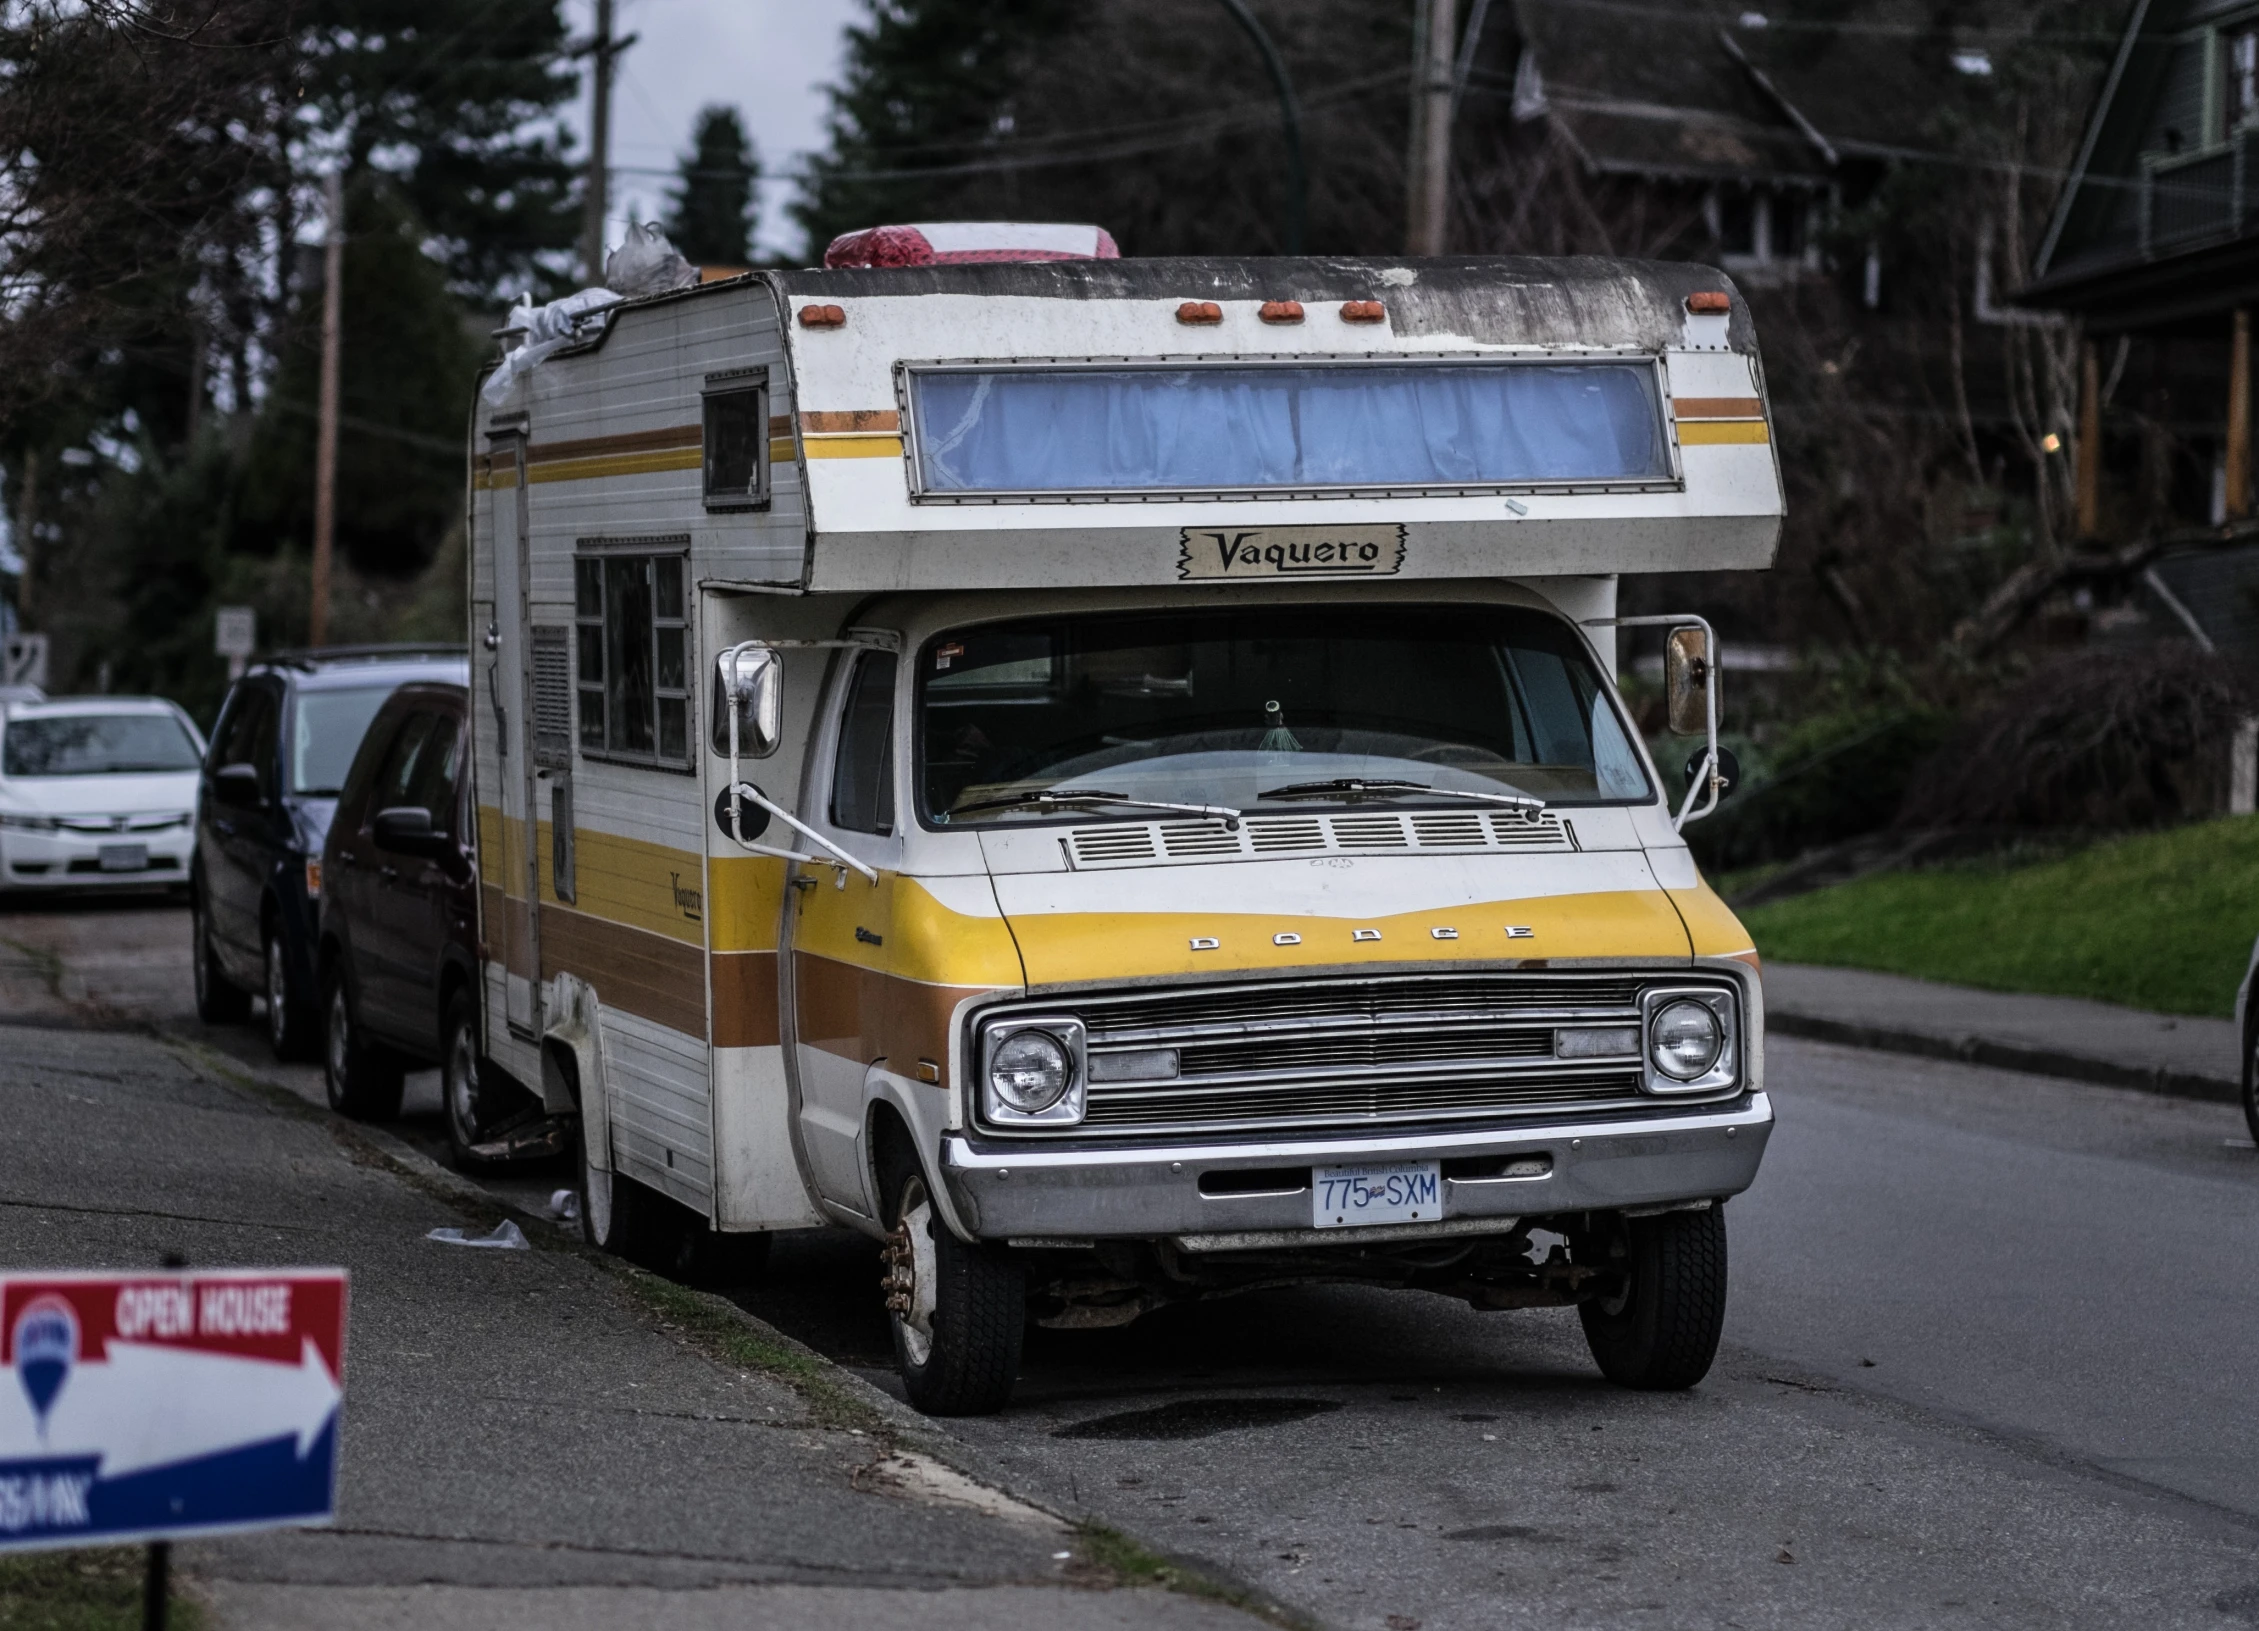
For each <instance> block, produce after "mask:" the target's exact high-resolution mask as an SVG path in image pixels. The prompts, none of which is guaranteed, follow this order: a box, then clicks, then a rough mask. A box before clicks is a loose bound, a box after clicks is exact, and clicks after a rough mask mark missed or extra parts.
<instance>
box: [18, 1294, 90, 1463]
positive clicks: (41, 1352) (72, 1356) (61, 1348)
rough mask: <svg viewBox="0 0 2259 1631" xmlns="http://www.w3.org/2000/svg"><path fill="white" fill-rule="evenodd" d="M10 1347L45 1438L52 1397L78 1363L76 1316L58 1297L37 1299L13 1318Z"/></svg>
mask: <svg viewBox="0 0 2259 1631" xmlns="http://www.w3.org/2000/svg"><path fill="white" fill-rule="evenodd" d="M13 1335H14V1341H13V1343H12V1346H13V1347H14V1348H15V1351H16V1379H17V1380H18V1381H20V1382H21V1383H23V1388H24V1393H25V1395H26V1396H27V1397H28V1398H29V1399H30V1400H31V1408H32V1414H33V1415H35V1416H36V1417H37V1418H38V1420H39V1435H40V1437H41V1438H45V1437H46V1436H47V1413H48V1412H49V1411H50V1410H53V1409H54V1408H55V1395H57V1394H58V1393H60V1392H62V1391H63V1384H64V1383H65V1382H67V1381H69V1380H70V1375H71V1366H73V1365H74V1364H76V1363H77V1362H78V1316H77V1315H76V1314H74V1313H72V1312H71V1305H70V1304H69V1303H67V1302H65V1301H64V1300H63V1299H62V1298H60V1297H38V1298H34V1299H33V1300H32V1301H31V1302H29V1303H27V1304H25V1305H24V1311H23V1312H22V1313H20V1314H18V1315H17V1316H16V1328H15V1331H14V1333H13Z"/></svg>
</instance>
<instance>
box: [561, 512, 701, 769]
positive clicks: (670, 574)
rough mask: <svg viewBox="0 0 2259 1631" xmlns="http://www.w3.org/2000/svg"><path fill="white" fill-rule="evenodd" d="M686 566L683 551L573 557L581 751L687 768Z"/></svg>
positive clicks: (609, 757) (687, 665)
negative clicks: (679, 552) (677, 552)
mask: <svg viewBox="0 0 2259 1631" xmlns="http://www.w3.org/2000/svg"><path fill="white" fill-rule="evenodd" d="M687 564H688V563H687V562H686V561H685V560H684V558H683V557H682V556H680V555H652V554H640V553H639V554H616V555H582V556H580V557H578V558H577V559H576V560H575V561H574V562H573V613H574V617H573V622H574V625H575V628H574V646H575V650H574V668H573V678H574V692H575V699H576V701H577V702H578V704H579V711H580V749H581V752H582V753H584V754H587V755H589V756H591V757H595V758H604V759H624V760H627V761H629V762H630V763H636V764H652V765H663V766H666V767H668V768H669V769H688V768H689V766H690V651H689V645H690V626H689V618H688V615H687V614H688V611H689V607H688V604H687V601H686V599H685V595H684V584H683V580H684V577H685V575H686V573H685V568H686V566H687Z"/></svg>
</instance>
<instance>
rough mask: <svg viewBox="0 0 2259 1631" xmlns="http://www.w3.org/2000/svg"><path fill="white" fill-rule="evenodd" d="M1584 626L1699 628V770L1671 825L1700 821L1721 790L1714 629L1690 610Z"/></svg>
mask: <svg viewBox="0 0 2259 1631" xmlns="http://www.w3.org/2000/svg"><path fill="white" fill-rule="evenodd" d="M1584 626H1585V627H1586V628H1588V629H1598V628H1618V629H1660V628H1669V629H1700V630H1701V631H1702V713H1703V723H1704V727H1705V736H1704V745H1703V750H1702V773H1701V774H1700V775H1699V776H1697V777H1695V779H1694V781H1693V783H1692V784H1691V785H1690V786H1689V787H1688V788H1687V790H1686V798H1685V799H1684V800H1683V801H1681V803H1680V804H1679V808H1678V813H1677V814H1675V815H1674V816H1672V817H1671V827H1672V829H1673V830H1674V831H1678V832H1684V831H1685V830H1686V825H1687V823H1688V822H1690V821H1700V820H1701V819H1702V818H1703V817H1704V816H1706V815H1708V814H1710V813H1711V812H1712V811H1713V810H1715V809H1717V807H1718V799H1719V797H1720V795H1721V794H1722V793H1723V791H1724V788H1723V786H1722V785H1721V784H1722V783H1723V782H1724V780H1725V778H1724V776H1723V775H1721V774H1720V773H1719V769H1718V670H1719V669H1720V668H1722V667H1723V666H1724V664H1723V663H1722V662H1721V661H1720V654H1719V651H1718V635H1717V631H1716V630H1714V629H1712V628H1711V627H1710V620H1709V619H1708V618H1706V617H1698V616H1696V615H1695V614H1694V613H1693V612H1677V613H1672V612H1664V613H1661V614H1658V615H1656V616H1652V617H1588V618H1586V619H1585V620H1584ZM1705 792H1706V793H1708V794H1709V795H1710V796H1709V797H1708V798H1707V799H1705V800H1704V801H1703V804H1702V807H1701V808H1700V809H1699V810H1698V809H1696V808H1695V807H1694V801H1695V799H1696V798H1697V797H1699V796H1700V795H1702V794H1703V793H1705Z"/></svg>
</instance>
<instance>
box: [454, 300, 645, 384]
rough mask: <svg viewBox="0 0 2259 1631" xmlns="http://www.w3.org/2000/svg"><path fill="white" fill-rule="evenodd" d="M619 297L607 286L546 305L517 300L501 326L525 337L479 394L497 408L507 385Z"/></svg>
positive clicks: (576, 335)
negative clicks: (516, 303) (517, 302)
mask: <svg viewBox="0 0 2259 1631" xmlns="http://www.w3.org/2000/svg"><path fill="white" fill-rule="evenodd" d="M620 298H621V297H620V296H619V295H617V294H614V293H613V292H612V291H611V290H610V289H582V290H579V291H577V292H576V293H573V294H569V295H567V296H565V298H564V299H562V300H552V301H550V302H549V304H548V305H546V306H536V305H534V304H532V303H531V302H520V303H519V304H518V305H516V306H514V307H512V308H511V311H510V315H509V317H508V319H507V320H506V321H505V322H504V323H503V325H502V327H503V328H504V330H505V331H509V332H522V333H523V334H524V335H525V338H524V339H523V340H522V341H520V342H519V343H518V346H517V348H516V349H515V350H513V351H511V352H510V353H509V354H508V355H506V356H504V357H503V359H502V366H501V367H499V368H497V369H495V370H494V372H493V373H492V374H490V375H488V376H487V381H486V384H485V385H484V386H483V387H481V388H480V390H479V395H480V396H482V397H484V398H485V399H486V404H487V406H488V407H490V408H499V407H500V406H501V405H502V404H503V402H504V401H505V400H507V398H508V397H509V395H510V387H511V386H512V385H514V384H516V383H517V381H518V379H519V377H520V376H521V375H523V374H525V373H526V372H527V371H528V370H530V369H532V368H534V367H536V366H538V365H539V364H541V363H543V362H545V361H547V360H548V359H549V358H550V357H551V356H554V355H555V354H556V353H557V352H558V351H561V350H562V349H564V347H566V346H568V345H570V344H572V342H573V341H574V340H576V339H578V338H580V337H581V326H582V324H584V323H585V322H587V321H588V320H589V319H590V318H593V317H594V316H596V315H597V314H598V313H600V312H601V311H603V310H604V308H605V307H607V306H616V305H618V304H619V303H620Z"/></svg>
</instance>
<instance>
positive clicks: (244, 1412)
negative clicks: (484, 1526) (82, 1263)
mask: <svg viewBox="0 0 2259 1631" xmlns="http://www.w3.org/2000/svg"><path fill="white" fill-rule="evenodd" d="M345 1292H346V1284H345V1275H344V1273H343V1272H342V1271H340V1270H335V1269H317V1270H306V1269H297V1270H286V1271H279V1272H258V1271H246V1270H231V1271H228V1272H225V1273H218V1274H197V1275H183V1274H171V1275H112V1274H0V1369H5V1370H8V1371H12V1372H13V1373H14V1375H15V1379H16V1383H17V1385H16V1386H15V1387H13V1388H9V1387H7V1386H5V1385H4V1383H0V1551H7V1550H14V1549H20V1548H25V1547H36V1546H75V1545H85V1544H89V1543H92V1542H95V1541H123V1540H142V1539H156V1538H162V1537H166V1536H174V1535H194V1534H209V1533H213V1532H216V1531H222V1530H240V1529H254V1528H264V1527H268V1526H271V1525H275V1524H302V1523H321V1522H325V1521H327V1519H328V1518H329V1516H330V1515H331V1513H332V1512H333V1511H334V1510H335V1507H336V1481H337V1426H338V1411H339V1407H340V1405H341V1404H342V1402H343V1398H344V1364H345Z"/></svg>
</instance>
